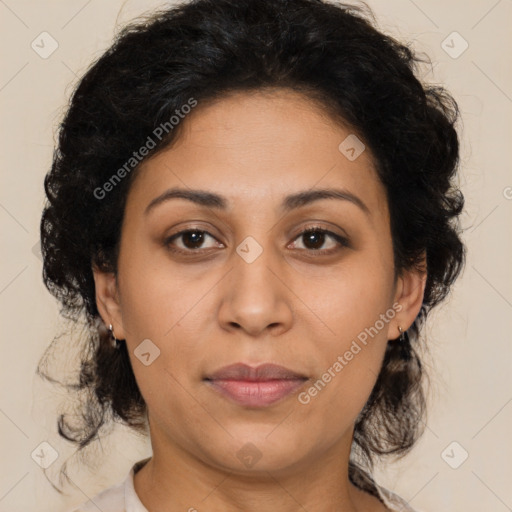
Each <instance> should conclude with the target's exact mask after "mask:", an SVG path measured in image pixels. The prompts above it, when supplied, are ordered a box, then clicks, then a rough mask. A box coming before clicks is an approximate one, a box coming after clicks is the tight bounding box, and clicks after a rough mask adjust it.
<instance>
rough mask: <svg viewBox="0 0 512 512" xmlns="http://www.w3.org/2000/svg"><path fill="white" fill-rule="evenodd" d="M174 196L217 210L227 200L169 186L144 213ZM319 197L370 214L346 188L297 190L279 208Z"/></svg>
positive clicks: (223, 207) (296, 204) (291, 206)
mask: <svg viewBox="0 0 512 512" xmlns="http://www.w3.org/2000/svg"><path fill="white" fill-rule="evenodd" d="M176 198H178V199H186V200H188V201H191V202H193V203H196V204H199V205H201V206H206V207H208V208H215V209H217V210H226V209H227V205H228V201H227V200H226V198H224V197H223V196H220V195H218V194H214V193H212V192H207V191H205V190H186V189H182V188H177V187H175V188H170V189H169V190H166V191H165V192H164V193H162V194H160V195H159V196H157V197H155V198H154V199H153V200H152V201H151V202H150V203H149V204H148V206H146V209H145V210H144V214H145V215H147V214H148V213H149V212H150V211H151V210H153V209H154V208H155V207H156V206H158V205H160V204H162V203H164V202H167V201H169V200H170V199H176ZM321 199H340V200H344V201H349V202H351V203H352V204H354V205H356V206H357V207H359V208H360V209H361V210H362V211H363V212H364V213H366V214H367V215H370V210H369V208H368V207H367V206H366V204H365V203H364V202H363V201H362V200H361V199H359V197H357V196H356V195H354V194H352V193H351V192H349V191H348V190H344V189H333V188H324V189H312V190H304V191H302V192H297V193H295V194H291V195H288V196H286V197H285V198H284V200H283V202H282V204H281V210H282V211H284V212H288V211H290V210H294V209H296V208H300V207H302V206H306V205H308V204H310V203H313V202H315V201H319V200H321Z"/></svg>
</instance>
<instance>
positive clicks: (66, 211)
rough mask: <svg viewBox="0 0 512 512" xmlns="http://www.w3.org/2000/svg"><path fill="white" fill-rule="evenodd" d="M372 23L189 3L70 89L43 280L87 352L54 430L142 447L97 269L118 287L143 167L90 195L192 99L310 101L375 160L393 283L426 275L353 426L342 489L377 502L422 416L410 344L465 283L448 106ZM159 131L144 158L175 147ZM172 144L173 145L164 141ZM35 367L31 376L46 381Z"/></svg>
mask: <svg viewBox="0 0 512 512" xmlns="http://www.w3.org/2000/svg"><path fill="white" fill-rule="evenodd" d="M374 21H375V20H374V17H373V14H372V11H371V9H370V8H369V7H368V6H367V5H366V4H362V5H359V6H354V5H346V4H334V3H330V2H327V1H323V0H293V1H292V0H192V1H190V2H187V3H184V4H180V5H175V6H173V7H170V8H165V9H163V10H159V11H156V12H153V13H151V14H150V15H148V16H147V17H144V18H142V19H140V20H138V21H136V22H134V23H132V24H131V25H129V26H126V27H125V28H123V29H122V30H121V31H120V32H119V33H118V35H117V36H116V38H115V41H114V43H113V44H112V46H111V47H110V48H109V49H108V50H107V51H106V52H105V53H104V54H103V55H102V56H101V57H100V58H99V59H98V60H97V61H96V62H95V63H94V64H93V65H92V66H91V67H90V68H89V70H88V71H87V72H86V73H85V75H84V76H83V78H82V79H81V80H80V82H79V84H78V85H77V87H76V89H75V90H74V93H73V95H72V97H71V100H70V105H69V108H68V110H67V113H66V114H65V117H64V119H63V121H62V123H61V125H60V130H59V139H58V147H57V148H56V150H55V153H54V157H53V163H52V167H51V170H50V171H49V172H48V174H47V175H46V178H45V182H44V186H45V191H46V195H47V204H46V205H45V209H44V211H43V215H42V220H41V246H42V254H43V257H44V268H43V278H44V282H45V284H46V286H47V288H48V289H49V291H50V292H51V293H52V294H53V295H54V296H55V297H57V298H58V299H59V300H60V302H61V303H62V309H61V313H62V314H63V316H65V317H67V318H68V319H71V320H75V321H76V320H78V319H79V318H85V320H86V325H87V330H86V339H87V344H86V345H85V346H84V349H83V351H82V353H81V366H80V369H79V370H78V379H77V382H76V383H75V384H74V385H72V386H70V387H72V389H73V390H74V392H76V393H79V397H77V399H78V401H79V407H78V409H76V410H78V418H79V421H78V424H76V423H75V424H74V426H73V425H71V423H70V422H69V421H68V420H67V419H66V415H65V414H61V415H60V416H59V419H58V431H59V433H60V435H61V436H63V437H64V438H65V439H67V440H70V441H73V442H75V443H77V444H78V447H79V450H81V449H82V448H84V447H85V446H87V445H88V444H89V443H90V442H91V441H92V440H93V439H94V438H95V437H96V436H97V435H98V431H99V429H100V428H101V427H102V426H103V425H107V424H109V423H112V420H114V421H122V422H124V423H125V424H126V425H129V426H130V427H132V428H133V429H134V430H135V431H137V432H139V433H141V432H146V428H147V419H146V405H145V402H144V399H143V397H142V396H141V393H140V391H139V388H138V386H137V382H136V380H135V377H134V374H133V371H132V367H131V364H130V359H129V355H128V353H127V350H126V345H125V344H124V343H123V344H122V345H121V348H120V349H119V350H115V349H113V348H111V345H110V343H109V342H108V335H109V333H108V331H107V330H106V328H105V326H104V324H103V322H102V321H101V318H100V316H99V313H98V309H97V307H96V300H95V285H94V279H93V274H92V269H91V265H92V264H95V265H97V266H98V267H99V268H100V269H102V270H105V271H109V272H114V273H116V264H117V257H118V252H119V238H120V228H121V223H122V220H123V213H124V206H125V200H126V196H127V192H128V190H129V187H130V184H131V183H132V182H133V178H134V176H135V175H136V173H137V166H134V169H133V171H131V172H130V173H128V175H127V176H126V177H124V179H122V180H119V183H117V182H116V183H115V186H112V187H110V188H111V191H110V192H109V196H108V200H100V199H99V198H98V190H100V188H101V187H103V186H104V184H105V183H107V182H108V181H109V179H111V178H112V176H113V175H114V173H115V172H116V170H118V169H120V168H122V166H123V165H125V164H126V162H127V161H129V160H130V158H131V157H132V156H133V153H134V151H136V150H137V149H138V148H140V147H142V146H143V145H144V144H145V142H146V141H147V139H148V136H149V135H151V134H152V133H154V130H155V128H156V127H158V126H161V125H162V123H166V122H167V123H168V124H169V119H170V118H171V116H173V115H174V114H175V113H176V112H177V111H180V109H181V108H182V106H183V105H185V104H187V102H189V101H190V98H195V99H196V100H197V102H198V104H199V107H198V108H200V106H201V104H205V103H206V102H208V101H211V100H214V99H217V98H222V97H223V96H224V97H225V96H226V95H227V94H229V93H230V92H236V91H250V90H261V89H266V88H287V89H289V90H294V91H299V92H301V93H303V94H304V95H305V96H306V97H308V98H309V99H311V101H316V102H318V103H319V104H321V105H322V108H323V109H324V111H325V112H327V113H328V114H330V115H332V116H334V117H336V118H337V119H339V120H340V122H343V123H344V124H345V125H348V126H350V127H351V130H352V131H353V132H354V133H356V134H358V136H359V137H360V138H361V140H363V141H364V143H365V144H366V145H367V146H368V148H369V149H370V150H371V152H372V154H373V156H374V157H375V161H376V166H377V171H378V175H379V177H380V179H381V181H382V183H383V184H384V185H385V189H386V193H387V199H388V206H389V210H390V219H391V221H390V222H391V233H392V239H393V250H394V262H395V271H396V273H397V275H399V273H400V272H401V271H403V270H404V269H411V268H417V269H421V268H423V270H425V268H424V262H425V260H424V256H425V254H426V270H427V281H426V289H425V294H424V299H423V304H422V307H421V310H420V312H419V314H418V316H417V318H416V319H415V321H414V323H413V325H412V326H411V328H410V329H409V330H408V332H407V338H406V343H398V342H397V340H389V342H388V346H387V349H386V353H385V357H384V361H383V365H382V368H381V371H380V374H379V376H378V378H377V382H376V384H375V387H374V389H373V391H372V393H371V395H370V397H369V399H368V401H367V403H366V404H365V406H364V408H363V410H362V411H361V413H360V415H359V416H358V418H357V421H356V424H355V431H354V442H353V446H352V447H353V450H352V455H351V460H350V464H349V476H350V479H351V481H352V482H353V483H355V484H356V485H358V486H359V487H360V488H362V489H364V490H366V491H368V492H370V493H372V494H374V495H377V492H376V488H375V482H374V480H373V477H372V476H371V474H372V469H373V464H374V459H375V456H382V455H389V454H395V455H397V456H401V455H403V454H405V453H406V452H407V451H408V450H409V449H410V448H411V447H412V445H413V444H414V443H415V441H416V440H417V439H418V437H419V436H420V435H421V433H422V431H423V429H422V427H423V417H424V413H425V403H426V399H425V396H426V394H425V389H424V385H423V384H424V378H423V377H424V376H425V375H424V372H423V369H422V368H423V367H422V363H421V358H420V355H419V353H420V348H421V346H420V340H419V332H420V327H421V325H422V324H423V322H424V320H425V318H426V316H427V314H428V312H429V311H430V310H431V308H432V307H433V306H435V305H437V304H438V303H440V302H441V301H442V300H443V299H444V298H445V297H446V295H447V294H448V292H449V290H450V287H451V285H452V283H453V282H454V281H455V279H456V278H457V276H458V275H459V273H460V271H461V269H462V268H463V264H464V258H465V248H464V245H463V243H462V242H461V239H460V236H459V234H460V233H459V228H458V225H457V223H456V220H457V216H458V215H459V214H460V213H461V211H462V208H463V203H464V200H463V196H462V194H461V192H460V190H459V189H458V188H457V186H456V184H455V183H454V178H455V175H456V171H457V167H458V164H459V141H458V136H457V132H456V129H455V124H456V122H457V120H458V117H459V110H458V106H457V103H456V102H455V100H454V99H453V98H452V96H451V95H450V94H449V93H448V92H447V91H446V90H445V89H444V88H442V87H440V86H433V85H426V84H422V83H421V82H420V80H419V79H418V78H417V77H416V76H415V75H416V74H417V71H418V69H419V63H420V62H428V58H427V59H424V60H422V59H421V58H420V57H418V55H417V54H416V53H415V52H414V51H413V50H412V49H411V47H410V45H405V44H401V43H399V42H398V41H396V40H395V39H393V38H392V37H389V36H386V35H384V34H382V33H381V32H380V31H379V30H377V29H376V28H375V26H376V25H375V22H374ZM180 127H181V124H179V125H177V126H176V127H175V129H168V130H167V131H166V133H165V136H163V137H161V140H157V141H156V147H155V148H154V149H153V150H152V152H151V154H152V155H154V154H156V153H157V152H158V151H159V150H162V149H163V148H165V147H168V145H169V144H170V143H171V142H172V141H174V140H176V139H177V137H178V136H179V134H180ZM167 132H168V133H167ZM42 366H43V365H41V364H40V365H39V367H38V372H39V374H40V375H42V376H43V377H48V375H47V374H45V371H44V369H43V367H42Z"/></svg>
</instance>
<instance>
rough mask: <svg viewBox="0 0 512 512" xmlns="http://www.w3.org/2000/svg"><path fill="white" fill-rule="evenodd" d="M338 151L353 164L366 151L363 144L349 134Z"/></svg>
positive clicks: (355, 136)
mask: <svg viewBox="0 0 512 512" xmlns="http://www.w3.org/2000/svg"><path fill="white" fill-rule="evenodd" d="M338 149H339V150H340V153H342V154H343V155H344V156H345V157H346V158H347V159H348V160H350V161H351V162H353V161H354V160H355V159H356V158H358V157H359V156H360V155H361V153H362V152H363V151H364V150H365V149H366V146H365V145H364V144H363V142H362V141H361V140H360V139H359V137H357V135H354V134H353V133H351V134H350V135H349V136H348V137H347V138H346V139H345V140H344V141H343V142H342V143H341V144H340V145H339V146H338Z"/></svg>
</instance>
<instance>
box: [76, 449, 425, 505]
mask: <svg viewBox="0 0 512 512" xmlns="http://www.w3.org/2000/svg"><path fill="white" fill-rule="evenodd" d="M150 458H151V457H149V458H147V459H144V460H141V461H139V462H136V463H135V464H134V465H133V466H132V468H131V469H130V472H129V473H128V475H127V476H126V478H125V479H124V481H122V482H120V483H118V484H116V485H113V486H112V487H109V488H108V489H105V490H104V491H102V492H100V493H99V494H97V495H96V496H95V497H93V498H92V499H91V500H89V501H87V502H86V503H84V504H82V505H81V506H79V507H78V508H75V509H73V510H72V511H69V512H98V510H101V512H149V511H148V509H147V508H146V507H145V506H144V505H143V504H142V502H141V501H140V499H139V497H138V496H137V493H136V492H135V487H134V485H133V477H134V475H135V473H136V472H137V471H138V470H139V469H140V468H142V466H143V465H144V464H145V463H146V462H147V461H148V460H149V459H150ZM377 490H378V492H379V495H380V498H381V500H382V502H383V503H384V504H385V505H386V506H387V507H388V508H389V510H390V511H392V512H418V511H415V510H414V509H412V508H411V506H410V505H409V504H408V503H407V502H406V501H405V500H404V499H403V498H401V497H400V496H398V495H397V494H395V493H393V492H391V491H389V490H388V489H385V488H384V487H380V486H377Z"/></svg>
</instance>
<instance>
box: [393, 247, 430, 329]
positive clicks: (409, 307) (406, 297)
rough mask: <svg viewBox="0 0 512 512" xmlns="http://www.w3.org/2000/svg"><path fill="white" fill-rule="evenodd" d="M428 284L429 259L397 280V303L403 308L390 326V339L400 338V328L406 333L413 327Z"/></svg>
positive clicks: (405, 272) (425, 259)
mask: <svg viewBox="0 0 512 512" xmlns="http://www.w3.org/2000/svg"><path fill="white" fill-rule="evenodd" d="M426 282H427V257H426V253H424V254H423V259H422V261H421V263H420V264H419V265H418V266H417V267H413V268H411V269H407V270H403V271H402V273H401V274H400V275H399V276H398V278H397V285H396V291H395V302H394V303H398V304H400V306H401V309H398V308H397V315H396V316H395V321H394V323H393V324H392V323H390V324H389V328H388V339H396V338H398V337H399V336H400V330H399V329H398V326H400V327H401V328H402V330H403V331H404V332H405V331H406V330H407V329H409V327H410V326H411V325H412V323H413V322H414V320H415V319H416V317H417V316H418V313H419V312H420V309H421V305H422V303H423V297H424V294H425V285H426Z"/></svg>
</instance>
